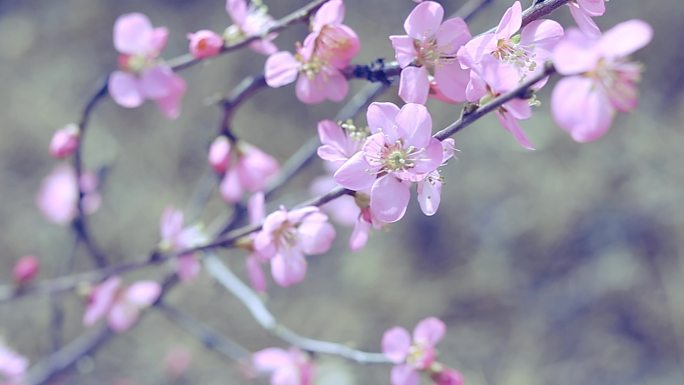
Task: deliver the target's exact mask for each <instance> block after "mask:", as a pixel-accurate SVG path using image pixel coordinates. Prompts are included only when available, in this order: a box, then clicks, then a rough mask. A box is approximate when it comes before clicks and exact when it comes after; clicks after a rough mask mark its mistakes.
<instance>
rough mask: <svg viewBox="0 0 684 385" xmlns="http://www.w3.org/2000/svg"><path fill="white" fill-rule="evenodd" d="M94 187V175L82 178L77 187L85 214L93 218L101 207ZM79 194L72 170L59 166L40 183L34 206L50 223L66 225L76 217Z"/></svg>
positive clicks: (69, 167) (95, 181) (98, 195)
mask: <svg viewBox="0 0 684 385" xmlns="http://www.w3.org/2000/svg"><path fill="white" fill-rule="evenodd" d="M97 184H98V181H97V176H96V175H95V174H93V173H85V174H83V175H81V180H80V187H81V190H82V191H83V193H84V194H85V195H84V197H83V202H82V203H83V210H84V212H85V213H86V214H92V213H94V212H95V211H96V210H97V209H98V208H99V207H100V203H101V201H102V197H101V196H100V194H99V192H98V191H97ZM78 194H79V192H78V186H77V184H76V173H75V172H74V169H73V168H72V167H71V166H69V165H67V164H61V165H58V166H56V167H55V168H54V170H52V172H51V173H50V175H48V176H47V177H45V179H44V180H43V183H42V184H41V187H40V190H39V191H38V194H37V196H36V205H37V206H38V208H39V209H40V210H41V211H42V212H43V215H45V217H46V218H47V219H48V220H49V221H50V222H53V223H55V224H58V225H65V224H68V223H69V222H71V221H72V220H73V219H74V218H75V217H76V215H77V214H78V207H77V205H78Z"/></svg>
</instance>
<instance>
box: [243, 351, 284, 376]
mask: <svg viewBox="0 0 684 385" xmlns="http://www.w3.org/2000/svg"><path fill="white" fill-rule="evenodd" d="M291 362H292V361H291V359H290V354H289V353H288V352H287V351H286V350H283V349H278V348H268V349H264V350H260V351H258V352H256V353H254V354H253V355H252V363H253V364H254V367H255V368H256V369H257V370H259V371H264V372H272V371H274V370H276V369H278V368H281V367H283V366H288V365H291Z"/></svg>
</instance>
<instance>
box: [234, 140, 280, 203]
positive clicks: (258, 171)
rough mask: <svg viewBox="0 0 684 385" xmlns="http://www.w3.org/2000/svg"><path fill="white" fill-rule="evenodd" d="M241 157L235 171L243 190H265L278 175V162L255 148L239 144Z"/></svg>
mask: <svg viewBox="0 0 684 385" xmlns="http://www.w3.org/2000/svg"><path fill="white" fill-rule="evenodd" d="M241 149H242V152H243V156H242V157H241V158H240V159H239V161H238V163H237V165H236V167H235V168H236V171H237V173H238V176H239V178H240V183H241V184H242V186H243V188H245V189H246V190H247V191H249V192H257V191H261V190H263V189H265V188H266V186H267V185H268V183H269V182H270V180H271V178H273V177H274V176H275V175H277V174H278V172H279V170H280V166H279V165H278V161H277V160H276V159H275V158H273V157H272V156H270V155H268V154H267V153H265V152H263V151H261V150H260V149H258V148H257V147H254V146H251V145H247V144H245V143H244V142H242V143H241Z"/></svg>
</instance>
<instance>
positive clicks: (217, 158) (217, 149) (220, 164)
mask: <svg viewBox="0 0 684 385" xmlns="http://www.w3.org/2000/svg"><path fill="white" fill-rule="evenodd" d="M230 147H231V146H230V140H228V138H227V137H225V136H223V135H222V136H219V137H218V138H216V139H214V141H213V142H211V147H209V164H210V165H211V167H213V169H214V171H216V172H217V173H219V174H223V173H225V172H226V170H227V169H228V165H229V164H230Z"/></svg>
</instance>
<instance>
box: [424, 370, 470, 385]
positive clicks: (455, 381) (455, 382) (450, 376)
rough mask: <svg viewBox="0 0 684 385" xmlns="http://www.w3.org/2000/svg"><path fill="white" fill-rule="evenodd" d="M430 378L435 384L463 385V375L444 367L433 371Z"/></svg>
mask: <svg viewBox="0 0 684 385" xmlns="http://www.w3.org/2000/svg"><path fill="white" fill-rule="evenodd" d="M430 378H431V379H432V381H434V382H435V384H437V385H463V376H462V375H461V373H459V372H457V371H456V370H454V369H449V368H446V369H444V370H442V371H440V372H436V373H433V374H432V375H431V376H430Z"/></svg>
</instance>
